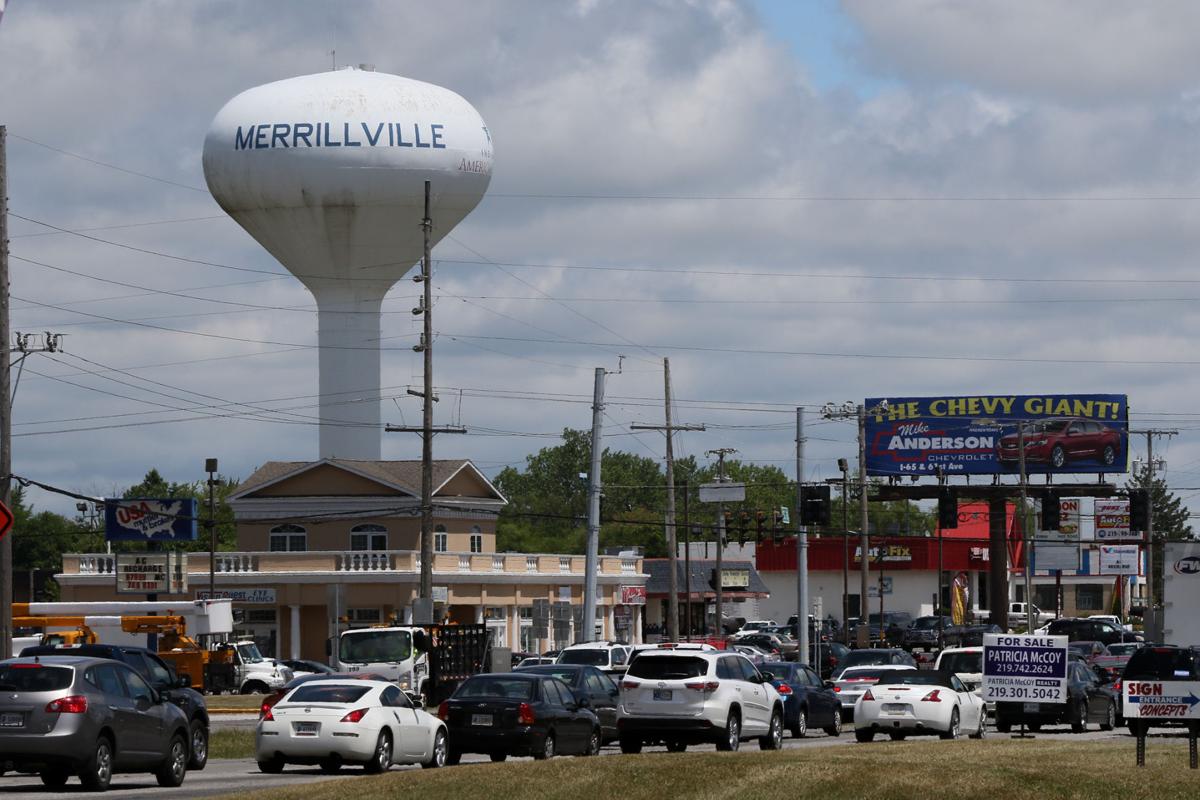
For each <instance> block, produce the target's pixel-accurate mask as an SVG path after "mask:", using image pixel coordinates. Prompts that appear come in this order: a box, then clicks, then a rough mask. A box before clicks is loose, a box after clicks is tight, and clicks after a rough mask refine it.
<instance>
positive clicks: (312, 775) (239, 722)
mask: <svg viewBox="0 0 1200 800" xmlns="http://www.w3.org/2000/svg"><path fill="white" fill-rule="evenodd" d="M256 719H257V715H256V714H237V715H222V716H221V717H220V718H214V719H213V724H214V727H215V728H218V729H239V728H240V729H252V728H253V727H254V723H255V721H256ZM1013 735H1014V736H1015V734H1013ZM988 736H989V738H997V739H999V738H1003V739H1007V738H1009V736H1010V735H1009V734H999V733H996V731H995V729H993V728H989V729H988ZM924 738H928V737H918V738H916V740H917V741H920V740H921V739H924ZM1036 738H1037V739H1042V740H1046V739H1049V740H1052V741H1053V740H1061V741H1071V742H1079V743H1085V742H1097V741H1126V742H1128V743H1129V746H1130V749H1131V751H1132V748H1133V740H1132V739H1131V738H1130V737H1129V735H1128V733H1127V732H1126V731H1125V730H1124V729H1119V730H1116V731H1110V732H1101V731H1097V730H1091V731H1089V732H1087V733H1083V734H1073V733H1071V732H1070V727H1068V726H1065V725H1063V726H1057V727H1051V728H1048V729H1043V730H1042V731H1041V732H1039V733H1038V734H1037V735H1036ZM1151 740H1152V746H1160V745H1163V744H1185V743H1186V742H1187V736H1186V734H1184V733H1183V732H1182V730H1181V729H1179V728H1158V729H1154V730H1152V731H1151ZM882 741H886V739H882ZM909 741H913V740H912V739H910V740H909ZM783 744H784V749H785V750H806V749H819V748H825V747H848V746H852V745H853V746H863V747H866V746H869V745H857V743H856V742H855V741H854V736H853V734H852V733H851V731H850V730H849V727H847V730H846V732H845V733H843V734H842V736H840V737H839V738H836V739H835V738H833V737H830V736H826V735H824V734H821V733H816V734H812V735H810V736H808V737H807V738H805V739H791V738H787V737H785V738H784V743H783ZM742 746H743V747H746V748H750V749H755V750H757V749H758V748H757V745H756V744H754V743H749V744H747V743H743V745H742ZM689 749H690V750H694V751H697V752H704V751H712V750H714V749H715V748H713V746H712V745H704V746H700V747H692V748H689ZM644 752H648V753H653V752H666V749H665V748H662V747H648V748H646V750H645V751H644ZM620 753H621V751H620V749H619V748H617V747H616V746H615V745H612V746H609V747H605V748H604V749H603V751H601V755H620ZM511 760H512V761H527V760H529V759H521V758H517V759H511ZM487 761H488V759H487V757H486V756H477V755H467V756H464V757H463V763H464V764H469V763H481V762H487ZM393 769H397V770H399V769H420V767H394V768H393ZM344 774H345V775H346V776H353V775H356V774H362V772H361V770H358V769H351V768H347V769H346V770H345V771H344ZM332 779H334V778H333V776H329V775H325V774H323V773H322V772H321V771H320V770H318V769H315V768H308V767H288V768H287V769H286V770H285V771H284V772H283V773H282V774H281V775H264V774H263V773H261V772H259V770H258V765H257V764H255V763H254V761H253V760H252V759H248V758H247V759H213V760H212V761H210V762H209V764H208V768H207V769H205V770H203V771H202V772H189V773H188V776H187V780H186V781H185V782H184V784H183V786H182V787H180V788H179V789H163V788H162V787H160V786H159V785H158V784H157V783H156V782H155V780H154V778H153V777H152V776H150V775H145V776H143V775H118V776H116V777H115V778H114V779H113V783H112V788H111V789H110V790H109V791H108V792H107V793H106V794H104V795H103V797H105V798H125V797H134V798H149V797H164V796H169V797H171V798H172V800H188V798H199V797H216V796H219V795H229V794H232V793H236V792H242V791H253V790H258V789H272V788H278V787H284V786H296V785H300V784H306V783H316V782H319V781H327V780H332ZM83 794H85V793H84V792H83V790H82V788H81V787H80V785H79V783H78V782H77V781H74V780H72V781H71V783H69V784H67V786H66V788H65V789H64V790H61V791H58V792H51V791H49V790H48V789H46V788H45V787H44V786H42V784H41V780H40V779H39V778H38V777H37V776H33V775H6V776H3V777H0V798H3V800H25V798H30V799H31V800H32V798H40V800H45V798H47V797H51V796H56V795H58V796H67V795H83Z"/></svg>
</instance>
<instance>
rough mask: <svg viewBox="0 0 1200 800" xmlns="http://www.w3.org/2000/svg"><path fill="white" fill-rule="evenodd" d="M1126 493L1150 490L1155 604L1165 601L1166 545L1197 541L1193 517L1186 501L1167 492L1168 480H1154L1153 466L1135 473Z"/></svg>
mask: <svg viewBox="0 0 1200 800" xmlns="http://www.w3.org/2000/svg"><path fill="white" fill-rule="evenodd" d="M1125 488H1126V489H1149V490H1150V509H1151V513H1152V514H1153V515H1154V541H1153V542H1152V543H1151V545H1152V546H1151V548H1150V552H1151V566H1150V569H1151V575H1152V576H1153V580H1152V581H1151V583H1152V585H1153V588H1154V598H1153V601H1154V603H1155V604H1161V603H1162V601H1163V582H1162V574H1163V547H1162V542H1181V541H1185V540H1188V539H1194V538H1195V535H1194V534H1193V533H1192V526H1191V525H1189V524H1188V521H1189V519H1190V514H1189V512H1188V509H1187V507H1186V506H1184V505H1183V501H1182V500H1181V499H1179V498H1178V497H1176V496H1175V494H1174V493H1173V492H1171V491H1170V490H1169V489H1168V488H1167V481H1166V480H1165V479H1164V478H1157V477H1156V478H1154V479H1153V481H1152V480H1151V477H1150V467H1149V465H1144V466H1142V467H1140V468H1138V469H1135V470H1134V472H1133V475H1132V476H1131V477H1130V478H1129V480H1128V481H1127V482H1126V483H1125Z"/></svg>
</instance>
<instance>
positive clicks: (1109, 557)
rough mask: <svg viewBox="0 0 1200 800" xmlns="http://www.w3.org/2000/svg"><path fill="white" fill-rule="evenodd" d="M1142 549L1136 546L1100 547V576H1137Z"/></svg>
mask: <svg viewBox="0 0 1200 800" xmlns="http://www.w3.org/2000/svg"><path fill="white" fill-rule="evenodd" d="M1140 549H1141V548H1139V547H1138V546H1137V545H1136V544H1102V545H1100V574H1101V575H1137V574H1138V564H1139V562H1140V561H1141V558H1139V550H1140Z"/></svg>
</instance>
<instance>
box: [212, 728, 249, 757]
mask: <svg viewBox="0 0 1200 800" xmlns="http://www.w3.org/2000/svg"><path fill="white" fill-rule="evenodd" d="M208 757H209V758H254V729H253V728H250V729H247V730H221V731H213V732H212V734H211V735H210V736H209V740H208Z"/></svg>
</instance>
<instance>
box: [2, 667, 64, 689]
mask: <svg viewBox="0 0 1200 800" xmlns="http://www.w3.org/2000/svg"><path fill="white" fill-rule="evenodd" d="M74 677H75V671H74V670H73V669H71V668H70V667H47V666H45V665H42V664H0V691H5V692H56V691H59V690H61V689H65V688H67V687H68V686H70V685H71V681H72V680H73V679H74Z"/></svg>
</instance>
